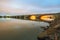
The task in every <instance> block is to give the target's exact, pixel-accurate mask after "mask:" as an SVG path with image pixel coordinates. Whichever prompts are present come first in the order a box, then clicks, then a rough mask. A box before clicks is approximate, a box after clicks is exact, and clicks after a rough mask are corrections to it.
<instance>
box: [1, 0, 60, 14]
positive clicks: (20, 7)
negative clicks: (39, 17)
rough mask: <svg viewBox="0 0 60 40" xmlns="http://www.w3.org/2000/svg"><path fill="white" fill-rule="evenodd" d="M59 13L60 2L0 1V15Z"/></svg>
mask: <svg viewBox="0 0 60 40" xmlns="http://www.w3.org/2000/svg"><path fill="white" fill-rule="evenodd" d="M47 12H49V13H50V12H60V0H0V15H2V14H4V15H5V14H11V15H14V14H16V15H19V14H20V15H21V14H40V13H47Z"/></svg>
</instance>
